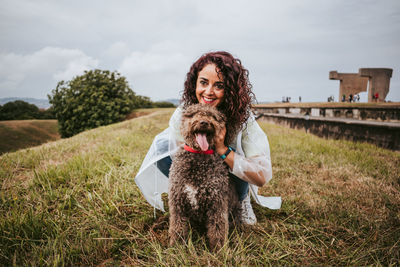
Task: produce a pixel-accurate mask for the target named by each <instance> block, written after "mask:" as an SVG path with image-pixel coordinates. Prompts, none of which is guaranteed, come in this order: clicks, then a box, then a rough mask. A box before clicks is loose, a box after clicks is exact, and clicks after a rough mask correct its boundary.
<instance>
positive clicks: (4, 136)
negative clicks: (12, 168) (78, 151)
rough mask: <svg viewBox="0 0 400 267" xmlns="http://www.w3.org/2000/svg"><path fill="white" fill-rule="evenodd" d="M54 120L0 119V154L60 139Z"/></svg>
mask: <svg viewBox="0 0 400 267" xmlns="http://www.w3.org/2000/svg"><path fill="white" fill-rule="evenodd" d="M57 127H58V124H57V121H56V120H20V121H0V140H2V141H1V142H0V154H3V153H6V152H12V151H16V150H18V149H21V148H27V147H32V146H37V145H40V144H43V143H46V142H48V141H53V140H58V139H60V135H59V134H58V128H57Z"/></svg>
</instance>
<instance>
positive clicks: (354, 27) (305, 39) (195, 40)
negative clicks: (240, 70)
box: [0, 0, 400, 102]
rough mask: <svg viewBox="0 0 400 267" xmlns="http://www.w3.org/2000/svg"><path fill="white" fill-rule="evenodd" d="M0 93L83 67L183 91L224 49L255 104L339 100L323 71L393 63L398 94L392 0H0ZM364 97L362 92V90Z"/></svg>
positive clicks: (15, 92) (397, 96)
mask: <svg viewBox="0 0 400 267" xmlns="http://www.w3.org/2000/svg"><path fill="white" fill-rule="evenodd" d="M0 4H1V8H0V31H1V32H0V98H2V97H34V98H46V97H47V94H49V93H50V92H51V90H52V89H54V88H55V86H56V85H57V82H58V81H60V80H70V79H72V78H73V77H74V76H76V75H80V74H82V73H83V71H84V70H89V69H95V68H99V69H107V70H111V71H114V70H117V71H118V72H120V73H121V74H122V75H123V76H125V77H126V78H127V79H128V81H129V84H130V87H131V88H132V89H133V90H134V91H135V92H136V93H137V94H140V95H145V96H149V97H150V98H152V99H153V100H163V99H168V98H180V94H181V91H182V88H183V82H184V79H185V74H186V73H187V71H188V70H189V68H190V65H191V64H192V63H193V62H194V61H195V60H196V59H197V58H198V57H199V56H200V55H201V54H203V53H206V52H209V51H217V50H226V51H229V52H231V53H232V54H233V55H234V56H235V57H238V58H240V59H241V61H242V63H243V65H244V66H245V67H246V68H247V69H248V70H249V72H250V80H251V82H252V84H253V89H254V92H255V94H256V96H257V99H258V101H279V100H281V99H282V96H290V97H292V100H296V101H297V100H298V96H302V99H303V102H309V101H310V102H311V101H326V99H327V97H328V96H330V95H334V97H335V99H336V100H337V99H338V94H339V81H332V80H329V78H328V77H329V71H331V70H337V71H338V72H358V69H359V68H361V67H386V68H392V69H393V76H392V79H391V86H390V92H389V94H388V96H387V100H391V101H400V1H399V0H380V1H377V0H373V1H371V0H357V1H355V0H330V1H328V0H320V1H311V0H293V1H265V0H264V1H261V0H260V1H251V0H248V1H244V0H243V1H233V0H230V1H218V0H214V1H208V0H201V1H191V0H169V1H167V0H164V1H162V0H160V1H152V0H149V1H139V0H126V1H122V0H116V1H100V0H96V1H73V0H69V1H64V0H57V1H52V0H35V1H31V0H0ZM361 97H362V100H365V99H366V98H367V97H366V93H364V94H362V95H361Z"/></svg>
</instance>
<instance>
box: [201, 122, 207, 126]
mask: <svg viewBox="0 0 400 267" xmlns="http://www.w3.org/2000/svg"><path fill="white" fill-rule="evenodd" d="M200 126H201V127H206V126H208V122H207V121H201V122H200Z"/></svg>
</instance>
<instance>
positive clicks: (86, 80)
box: [48, 69, 137, 137]
mask: <svg viewBox="0 0 400 267" xmlns="http://www.w3.org/2000/svg"><path fill="white" fill-rule="evenodd" d="M51 93H52V95H48V98H49V102H50V104H51V105H52V108H53V112H54V114H55V115H56V118H57V120H58V123H59V127H60V129H59V130H60V134H61V136H62V137H70V136H72V135H75V134H77V133H80V132H82V131H85V130H88V129H92V128H96V127H99V126H102V125H107V124H111V123H115V122H118V121H122V120H123V119H124V118H125V116H126V115H127V114H129V113H130V112H131V111H132V110H133V109H134V108H135V107H136V106H137V103H136V102H137V100H136V96H135V93H134V92H133V91H132V90H131V89H130V88H129V85H128V82H127V81H126V79H125V77H123V76H121V75H120V74H119V73H117V72H110V71H105V70H98V69H96V70H91V71H85V73H84V74H83V75H81V76H77V77H75V78H74V79H72V80H71V81H69V82H64V81H60V82H59V83H58V84H57V87H56V89H54V90H52V92H51Z"/></svg>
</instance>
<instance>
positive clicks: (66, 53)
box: [0, 47, 98, 96]
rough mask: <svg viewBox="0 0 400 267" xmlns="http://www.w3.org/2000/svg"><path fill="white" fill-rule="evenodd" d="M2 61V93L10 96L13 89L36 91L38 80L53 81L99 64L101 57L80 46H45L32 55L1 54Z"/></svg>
mask: <svg viewBox="0 0 400 267" xmlns="http://www.w3.org/2000/svg"><path fill="white" fill-rule="evenodd" d="M0 62H1V63H2V64H1V65H0V80H1V83H0V93H2V94H5V95H10V96H11V95H13V92H15V93H16V94H15V95H18V91H22V90H27V89H28V90H30V91H32V89H33V90H35V83H37V82H39V83H40V84H46V83H43V81H40V80H41V79H46V81H47V84H54V82H58V81H60V80H69V79H71V78H73V77H74V76H76V75H79V74H81V73H83V71H84V70H89V69H93V68H96V67H97V66H98V60H96V59H93V58H91V57H90V56H87V55H86V54H85V53H84V52H82V51H81V50H79V49H65V48H59V47H45V48H43V49H40V50H39V51H36V52H33V53H31V54H16V53H2V54H0ZM49 87H50V85H49ZM37 90H41V91H43V90H46V89H43V88H40V89H37ZM45 92H47V91H45Z"/></svg>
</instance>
